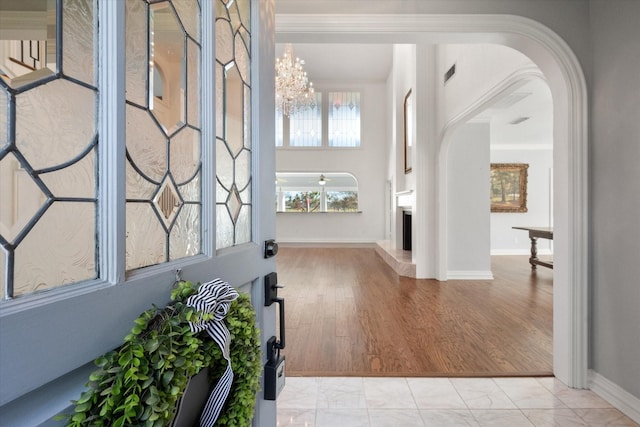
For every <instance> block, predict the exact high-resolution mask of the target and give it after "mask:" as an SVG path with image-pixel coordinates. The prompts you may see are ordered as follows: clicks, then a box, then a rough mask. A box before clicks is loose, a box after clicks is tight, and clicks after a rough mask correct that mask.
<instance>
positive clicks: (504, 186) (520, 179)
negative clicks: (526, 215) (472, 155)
mask: <svg viewBox="0 0 640 427" xmlns="http://www.w3.org/2000/svg"><path fill="white" fill-rule="evenodd" d="M528 169H529V165H528V164H526V163H491V188H490V197H491V212H527V172H528Z"/></svg>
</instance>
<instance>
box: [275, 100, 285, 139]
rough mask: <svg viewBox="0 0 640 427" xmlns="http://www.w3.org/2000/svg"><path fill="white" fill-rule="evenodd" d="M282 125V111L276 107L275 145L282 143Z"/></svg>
mask: <svg viewBox="0 0 640 427" xmlns="http://www.w3.org/2000/svg"><path fill="white" fill-rule="evenodd" d="M282 126H283V116H282V112H280V111H278V109H277V108H276V147H282V146H283V145H284V140H283V136H284V131H283V129H282Z"/></svg>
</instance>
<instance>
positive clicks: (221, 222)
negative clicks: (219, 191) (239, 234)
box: [216, 205, 234, 249]
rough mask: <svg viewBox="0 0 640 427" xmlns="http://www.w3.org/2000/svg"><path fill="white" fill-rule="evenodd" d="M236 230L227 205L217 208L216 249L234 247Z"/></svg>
mask: <svg viewBox="0 0 640 427" xmlns="http://www.w3.org/2000/svg"><path fill="white" fill-rule="evenodd" d="M233 235H234V228H233V222H232V221H231V216H229V211H228V210H227V206H226V205H217V206H216V247H217V248H218V249H221V248H228V247H231V246H233Z"/></svg>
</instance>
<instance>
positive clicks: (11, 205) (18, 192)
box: [0, 153, 47, 242]
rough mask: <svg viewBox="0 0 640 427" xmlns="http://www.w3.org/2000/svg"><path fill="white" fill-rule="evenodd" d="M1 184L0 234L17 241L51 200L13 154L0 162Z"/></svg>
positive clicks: (10, 240)
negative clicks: (39, 211) (19, 235)
mask: <svg viewBox="0 0 640 427" xmlns="http://www.w3.org/2000/svg"><path fill="white" fill-rule="evenodd" d="M0 185H1V187H0V188H1V189H2V192H1V193H0V194H1V195H2V199H1V200H2V201H1V203H0V235H2V237H4V238H5V239H7V240H8V241H9V242H14V239H15V238H16V237H17V236H18V234H19V233H20V232H21V231H22V229H23V228H24V227H25V226H26V225H27V223H29V221H30V220H31V219H32V218H33V217H34V215H36V213H37V212H38V210H40V208H42V206H43V205H44V204H45V202H46V201H47V197H46V195H45V194H44V193H43V192H42V190H41V189H40V187H38V185H37V184H36V182H35V181H34V180H33V178H32V177H31V176H30V175H29V173H28V172H27V171H26V170H24V169H22V166H21V165H20V162H19V161H18V159H17V158H16V157H15V156H14V155H13V153H10V154H8V155H7V156H5V157H4V158H3V159H2V160H0Z"/></svg>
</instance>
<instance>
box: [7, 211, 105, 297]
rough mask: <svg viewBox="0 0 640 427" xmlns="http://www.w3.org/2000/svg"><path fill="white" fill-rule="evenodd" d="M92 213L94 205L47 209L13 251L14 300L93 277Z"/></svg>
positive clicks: (94, 250) (94, 227)
mask: <svg viewBox="0 0 640 427" xmlns="http://www.w3.org/2000/svg"><path fill="white" fill-rule="evenodd" d="M95 210H96V207H95V203H77V202H71V203H66V202H56V203H54V204H53V205H51V207H50V208H49V209H48V210H47V211H46V213H45V214H44V215H43V216H42V218H40V220H39V221H38V222H37V223H36V224H35V226H34V227H33V229H32V230H31V231H30V233H29V234H28V235H27V236H26V238H25V239H24V240H23V241H22V242H21V244H20V245H19V246H18V247H17V248H16V250H15V285H14V294H13V296H14V297H17V296H20V295H24V294H28V293H32V292H35V291H40V290H44V289H49V288H52V287H54V286H59V285H61V284H66V283H74V282H80V281H83V280H88V279H93V278H95V277H96V265H95V262H96V244H95V233H96V223H95V221H96V213H95ZM49 242H51V243H49ZM56 266H64V268H60V267H57V268H56Z"/></svg>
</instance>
